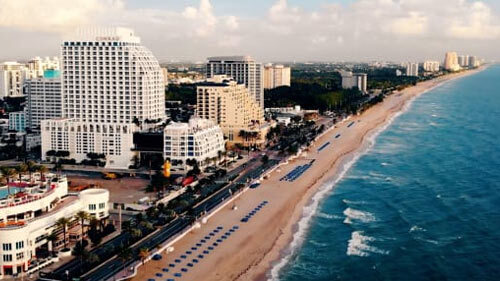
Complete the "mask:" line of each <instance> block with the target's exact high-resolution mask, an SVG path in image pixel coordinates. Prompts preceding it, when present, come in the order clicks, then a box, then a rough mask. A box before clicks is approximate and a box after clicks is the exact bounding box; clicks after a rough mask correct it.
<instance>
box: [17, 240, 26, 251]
mask: <svg viewBox="0 0 500 281" xmlns="http://www.w3.org/2000/svg"><path fill="white" fill-rule="evenodd" d="M22 248H24V241H19V242H16V250H19V249H22Z"/></svg>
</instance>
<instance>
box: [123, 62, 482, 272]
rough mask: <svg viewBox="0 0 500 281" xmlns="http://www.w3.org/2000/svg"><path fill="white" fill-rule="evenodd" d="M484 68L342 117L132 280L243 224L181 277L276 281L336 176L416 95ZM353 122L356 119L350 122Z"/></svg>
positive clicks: (427, 84) (416, 88) (428, 83)
mask: <svg viewBox="0 0 500 281" xmlns="http://www.w3.org/2000/svg"><path fill="white" fill-rule="evenodd" d="M484 69H485V67H482V68H480V69H477V70H471V71H466V72H460V73H455V74H449V75H446V76H442V77H438V78H436V79H433V80H429V81H425V82H421V83H419V84H417V85H416V86H412V87H409V88H406V89H404V90H403V91H401V92H397V93H394V94H392V95H390V96H388V97H387V98H386V99H385V100H384V102H382V103H380V104H377V105H375V106H373V107H371V108H370V109H368V110H367V111H365V112H364V113H363V114H361V115H359V116H352V117H350V118H348V119H347V120H346V121H344V122H341V123H338V124H336V126H335V128H332V129H329V130H328V131H327V132H326V133H325V134H323V135H322V136H321V137H319V138H318V139H317V141H316V142H314V144H313V145H312V146H311V147H309V148H308V149H307V150H306V151H304V152H302V155H300V156H298V157H294V159H293V160H290V161H288V163H287V164H285V165H282V166H280V167H279V168H278V169H276V171H274V172H273V173H271V174H270V176H269V178H268V179H265V180H263V181H262V182H261V186H260V187H259V188H257V189H254V190H249V191H248V192H246V193H244V194H242V195H241V196H240V197H239V198H237V199H236V200H235V203H234V205H237V206H238V210H233V209H232V208H231V207H230V206H228V207H225V208H223V209H221V211H220V212H218V213H216V214H215V215H214V216H213V217H212V218H210V220H209V221H208V222H207V223H206V224H205V225H202V226H201V228H200V229H195V230H193V231H192V232H190V233H188V234H187V235H186V236H185V238H183V239H182V240H180V241H178V242H177V243H175V245H174V246H175V251H174V252H172V253H168V254H166V257H165V259H164V260H163V261H151V262H148V263H147V264H145V265H144V266H142V267H140V268H139V271H138V274H137V276H135V277H134V278H132V280H147V279H149V278H153V277H154V275H155V273H158V272H162V269H165V266H166V265H168V264H169V262H172V263H173V261H174V259H178V258H179V255H182V253H184V252H186V251H188V250H189V249H190V248H191V246H193V244H195V243H199V242H198V241H200V239H203V237H206V235H207V231H210V229H212V228H213V227H217V226H224V227H230V226H233V225H239V227H240V230H239V231H237V232H235V233H234V234H232V235H231V237H229V238H228V239H227V240H226V241H224V242H223V243H220V245H218V246H217V247H216V249H213V250H211V251H210V254H207V255H205V257H204V258H203V261H202V262H201V261H200V263H199V264H197V265H196V266H194V267H193V266H191V268H189V270H188V271H185V273H183V274H182V276H183V278H182V280H228V281H229V280H231V281H232V280H275V279H276V277H277V274H278V273H279V270H280V269H281V268H282V267H283V266H285V265H286V264H287V263H288V260H289V259H290V257H292V256H293V254H294V251H295V250H296V249H297V248H298V246H300V245H301V243H302V241H303V239H304V237H305V235H306V234H307V229H308V228H309V226H310V223H311V218H312V217H313V216H314V214H315V213H316V210H317V208H318V206H319V204H320V202H321V201H322V199H323V198H324V197H325V196H326V195H327V194H328V193H329V192H331V190H333V189H334V188H335V185H336V183H337V182H338V181H339V180H341V179H342V177H343V176H344V174H345V173H346V172H347V171H348V170H349V168H350V167H351V166H352V165H353V164H354V163H355V162H356V161H357V159H359V157H361V156H362V154H363V153H365V152H366V151H368V150H369V148H370V147H371V146H372V145H373V144H374V142H375V139H376V137H377V135H378V134H379V133H381V132H382V131H384V130H385V129H386V128H387V127H388V126H389V125H390V124H391V123H392V120H394V119H395V118H396V117H397V116H398V115H400V114H402V113H403V112H404V111H405V108H409V105H410V104H411V102H412V101H413V100H414V99H415V98H416V97H418V96H420V95H421V94H423V93H425V92H428V91H430V90H432V89H434V88H436V87H438V86H440V85H442V84H443V83H445V82H449V81H451V80H454V79H457V78H461V77H465V76H467V75H471V74H474V73H477V72H480V71H482V70H484ZM347 122H355V123H354V126H352V128H349V126H347V124H346V123H347ZM337 134H341V137H340V138H338V139H337V138H336V137H335V136H336V135H337ZM327 141H329V142H331V144H330V145H328V146H327V147H326V148H324V149H323V150H322V151H321V153H320V152H317V148H319V147H321V145H323V144H325V143H326V142H327ZM311 159H314V160H315V163H314V165H313V166H312V167H311V168H310V169H309V170H307V171H306V172H304V174H303V175H302V176H300V178H298V179H297V180H295V181H294V183H292V182H288V181H281V180H280V179H281V178H282V177H283V176H284V175H286V174H287V173H289V172H290V171H292V170H293V169H294V168H295V167H296V166H298V165H303V164H306V163H309V161H310V160H311ZM262 200H269V205H268V206H266V207H264V208H262V210H260V211H259V212H258V213H259V214H256V215H255V218H252V219H251V220H250V221H249V222H247V223H241V222H240V219H241V217H242V216H244V215H245V214H246V213H248V211H251V210H252V209H253V208H254V207H255V206H256V205H257V204H259V202H261V201H262ZM193 255H194V253H193ZM228 257H230V258H228ZM188 259H189V257H188ZM176 270H177V269H175V268H171V271H169V273H164V275H167V276H171V275H169V274H173V273H174V272H175V271H176ZM164 272H165V271H164ZM172 276H173V275H172ZM177 279H178V278H176V279H175V280H177Z"/></svg>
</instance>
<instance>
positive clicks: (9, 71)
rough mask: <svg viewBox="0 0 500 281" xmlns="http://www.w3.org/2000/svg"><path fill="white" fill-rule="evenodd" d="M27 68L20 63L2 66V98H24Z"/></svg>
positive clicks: (0, 95)
mask: <svg viewBox="0 0 500 281" xmlns="http://www.w3.org/2000/svg"><path fill="white" fill-rule="evenodd" d="M25 76H26V66H25V65H24V64H21V63H18V62H4V63H2V64H0V98H2V99H3V98H5V97H22V96H23V83H24V79H25Z"/></svg>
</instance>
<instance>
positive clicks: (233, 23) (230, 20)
mask: <svg viewBox="0 0 500 281" xmlns="http://www.w3.org/2000/svg"><path fill="white" fill-rule="evenodd" d="M226 26H227V28H228V29H229V30H237V29H238V28H239V27H240V23H239V22H238V18H237V17H235V16H229V17H227V19H226Z"/></svg>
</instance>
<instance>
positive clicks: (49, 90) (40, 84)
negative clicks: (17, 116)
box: [24, 76, 62, 130]
mask: <svg viewBox="0 0 500 281" xmlns="http://www.w3.org/2000/svg"><path fill="white" fill-rule="evenodd" d="M24 88H25V91H26V96H27V104H26V112H27V119H28V120H27V121H28V122H27V123H28V124H27V126H28V127H29V128H31V129H32V130H40V122H41V121H42V120H47V119H54V118H60V117H61V116H62V108H61V78H60V77H59V76H56V77H54V78H33V79H28V80H26V81H25V82H24Z"/></svg>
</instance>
